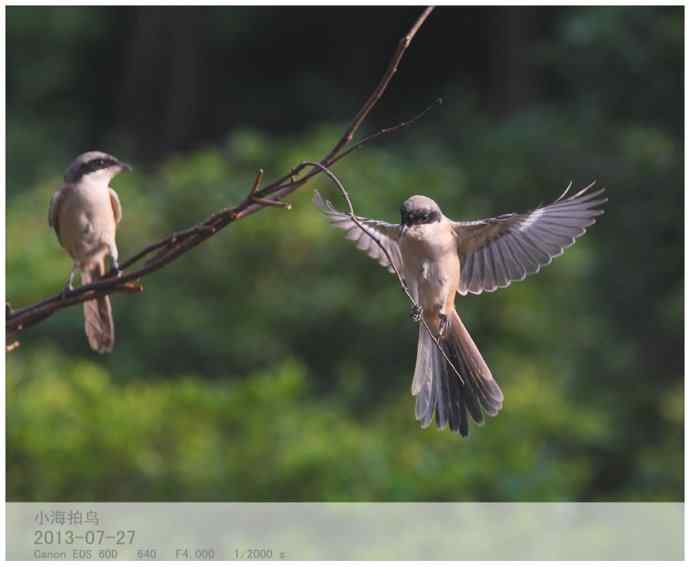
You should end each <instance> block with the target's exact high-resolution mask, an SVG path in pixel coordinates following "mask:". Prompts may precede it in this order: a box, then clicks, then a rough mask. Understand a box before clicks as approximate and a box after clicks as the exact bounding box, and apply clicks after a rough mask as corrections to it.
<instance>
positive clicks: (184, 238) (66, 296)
mask: <svg viewBox="0 0 690 567" xmlns="http://www.w3.org/2000/svg"><path fill="white" fill-rule="evenodd" d="M432 10H433V8H431V7H429V8H426V9H425V10H424V11H423V12H422V14H421V15H420V16H419V18H417V20H416V21H415V23H414V25H413V26H412V27H411V28H410V30H409V31H408V32H407V34H406V35H405V37H403V38H402V40H401V41H400V43H399V45H398V48H397V50H396V51H395V53H394V54H393V58H392V59H391V61H390V63H389V65H388V67H387V69H386V71H385V73H384V75H383V77H382V79H381V81H380V82H379V84H378V85H377V87H376V88H375V89H374V91H373V92H372V93H371V95H370V96H369V98H368V99H367V100H366V102H365V103H364V105H363V106H362V108H361V109H360V110H359V112H358V113H357V114H356V115H355V118H354V119H353V121H352V123H351V125H350V127H349V128H348V129H347V131H346V132H345V133H344V134H343V136H342V137H341V138H340V140H338V142H337V143H336V144H335V146H334V147H333V148H332V149H331V150H330V151H329V152H328V153H327V154H326V155H325V156H324V157H323V158H322V159H321V160H320V162H319V165H323V166H326V167H330V166H331V165H333V164H334V163H335V162H337V161H339V160H340V159H342V158H343V157H345V156H346V155H348V154H349V153H351V152H352V151H353V150H355V149H357V148H359V147H361V146H363V145H364V144H366V143H368V142H370V141H372V140H374V139H376V138H378V137H380V136H383V135H386V134H389V133H393V132H396V131H398V130H400V129H402V128H404V127H406V126H408V125H410V124H412V123H414V122H415V121H416V120H418V119H419V118H421V116H423V115H424V114H426V112H427V111H428V110H429V109H426V110H425V111H424V112H423V113H422V114H420V115H419V116H417V117H415V118H413V119H412V120H409V121H407V122H403V123H401V124H398V125H396V126H393V127H391V128H386V129H383V130H381V131H379V132H376V133H375V134H373V135H370V136H368V137H365V138H364V139H362V140H361V141H360V142H359V143H358V144H356V145H355V146H353V147H352V148H350V149H349V150H347V151H342V150H344V149H345V148H346V147H347V146H348V145H349V143H350V142H351V141H352V139H353V137H354V135H355V133H356V132H357V130H358V129H359V127H360V126H361V124H362V123H363V122H364V120H365V119H366V117H367V116H368V115H369V114H370V113H371V111H372V109H373V108H374V106H376V104H377V102H378V101H379V100H380V98H381V97H382V96H383V93H384V92H385V90H386V88H387V87H388V84H389V83H390V81H391V79H392V78H393V75H395V73H396V71H397V69H398V65H399V63H400V61H401V60H402V57H403V55H404V54H405V51H406V50H407V48H408V47H409V45H410V43H411V42H412V39H413V38H414V36H415V35H416V33H417V31H418V30H419V28H420V27H421V26H422V25H423V24H424V22H425V21H426V19H427V18H428V16H429V14H430V13H431V11H432ZM313 164H314V162H311V165H310V163H309V162H303V163H301V164H300V165H298V166H297V167H295V168H293V169H292V170H291V171H290V172H289V173H288V174H287V175H285V176H283V177H281V178H279V179H277V180H275V181H273V182H272V183H270V184H269V185H267V186H266V187H264V188H263V189H260V184H261V179H262V177H263V171H262V170H260V171H259V173H258V174H257V176H256V179H255V180H254V184H253V186H252V188H251V190H250V192H249V194H248V195H247V197H246V198H245V200H244V201H242V202H241V203H240V204H239V205H237V206H236V207H233V208H227V209H223V210H221V211H218V212H216V213H214V214H212V215H211V216H210V217H208V218H207V219H206V220H205V221H203V222H201V223H199V224H197V225H195V226H192V227H190V228H188V229H185V230H182V231H178V232H174V233H172V234H170V235H169V236H167V237H166V238H163V239H162V240H159V241H157V242H154V243H153V244H149V245H147V246H146V247H145V248H143V249H142V250H141V251H139V252H137V253H136V254H134V255H133V256H132V257H131V258H129V259H128V260H126V261H124V262H122V263H121V264H120V270H122V271H121V272H120V274H119V275H116V274H114V273H113V272H110V273H109V274H106V276H105V278H104V279H101V280H98V281H96V282H93V283H90V284H88V285H85V286H80V287H78V288H75V289H73V290H71V291H68V292H64V293H58V294H55V295H53V296H51V297H48V298H47V299H44V300H42V301H40V302H38V303H35V304H33V305H29V306H27V307H24V308H21V309H17V310H11V311H10V310H7V312H6V319H5V331H6V344H7V345H15V343H17V341H15V337H16V336H17V335H18V334H19V333H20V332H21V331H23V330H25V329H27V328H28V327H31V326H33V325H36V324H37V323H39V322H40V321H43V320H45V319H47V318H48V317H50V316H52V315H53V314H54V313H56V312H57V311H60V310H62V309H65V308H67V307H70V306H72V305H76V304H78V303H83V302H85V301H90V300H92V299H95V298H98V297H102V296H104V295H111V294H113V293H122V292H126V293H136V292H140V291H142V290H143V287H142V286H141V283H140V282H138V280H139V279H140V278H142V277H144V276H145V275H147V274H149V273H151V272H155V271H158V270H160V269H161V268H163V267H164V266H166V265H168V264H170V263H171V262H173V261H175V260H176V259H177V258H178V257H179V256H181V255H183V254H185V253H187V252H189V251H190V250H191V249H192V248H195V247H196V246H198V245H199V244H201V243H203V242H205V241H206V240H208V239H209V238H211V237H212V236H213V235H215V234H217V233H218V232H219V231H220V230H222V229H223V228H225V227H226V226H227V225H228V224H231V223H233V222H236V221H238V220H241V219H243V218H245V217H248V216H250V215H252V214H254V213H257V212H259V211H261V210H263V209H265V208H267V207H274V206H278V207H285V208H288V209H289V208H290V205H289V204H288V203H284V202H283V201H282V199H283V198H285V197H286V196H287V195H290V194H291V193H293V192H294V191H296V190H297V189H299V188H300V187H302V186H304V184H305V183H306V182H307V181H309V179H311V178H312V177H314V176H315V175H317V174H318V173H320V172H321V171H322V170H321V169H320V168H319V167H316V166H315V165H313ZM307 167H311V169H310V170H309V171H307V172H306V173H304V170H305V169H306V168H307ZM302 173H304V174H303V175H302V176H301V177H298V175H300V174H302ZM154 253H155V254H154ZM144 258H148V259H147V260H146V261H145V262H144V265H143V266H142V267H141V268H139V269H136V270H132V271H129V272H125V271H124V270H127V269H128V268H131V267H132V266H134V265H135V264H137V263H138V262H140V261H141V260H142V259H144ZM7 348H8V347H6V349H7ZM13 348H16V345H15V346H13Z"/></svg>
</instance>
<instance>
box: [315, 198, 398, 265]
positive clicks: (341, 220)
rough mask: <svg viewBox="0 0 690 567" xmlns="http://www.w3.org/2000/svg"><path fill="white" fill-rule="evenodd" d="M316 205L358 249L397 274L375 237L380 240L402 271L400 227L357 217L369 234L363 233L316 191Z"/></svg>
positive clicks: (345, 214)
mask: <svg viewBox="0 0 690 567" xmlns="http://www.w3.org/2000/svg"><path fill="white" fill-rule="evenodd" d="M314 204H315V205H316V206H317V207H318V208H319V209H321V212H322V213H323V214H324V215H326V217H327V218H328V220H329V222H330V223H331V224H333V225H334V226H337V227H338V228H340V229H342V230H344V231H345V232H346V234H345V238H347V239H348V240H352V241H354V242H355V244H356V245H357V248H359V249H360V250H363V251H364V252H366V253H367V254H368V255H369V256H370V257H371V258H373V259H374V260H376V261H378V263H379V264H381V265H382V266H383V267H384V268H388V271H389V272H391V273H395V271H394V270H393V268H392V267H391V265H390V263H389V261H388V258H387V257H386V254H385V253H384V252H383V250H381V246H379V245H378V244H377V243H376V241H375V240H374V238H372V236H373V237H375V238H376V240H378V241H379V242H380V243H381V245H382V246H383V247H384V248H385V249H386V252H388V254H389V255H390V257H391V260H392V261H393V264H394V265H395V267H396V268H397V269H398V271H400V270H402V256H401V254H400V245H399V239H400V226H399V225H397V224H390V223H387V222H383V221H377V220H371V219H367V218H364V217H357V220H358V221H359V222H360V223H362V225H363V226H364V227H366V229H367V232H368V233H369V234H367V232H365V231H363V230H362V229H361V228H360V227H359V226H357V224H356V223H355V222H354V221H353V220H352V218H351V217H350V215H349V214H347V213H341V212H340V211H337V210H335V209H334V208H333V205H332V204H331V202H330V201H326V200H324V199H323V197H321V194H320V193H319V192H318V191H314Z"/></svg>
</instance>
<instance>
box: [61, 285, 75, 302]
mask: <svg viewBox="0 0 690 567" xmlns="http://www.w3.org/2000/svg"><path fill="white" fill-rule="evenodd" d="M73 289H74V287H73V286H72V282H71V281H68V282H65V286H64V287H63V288H62V293H61V294H60V296H61V297H62V299H65V298H66V297H67V294H68V293H69V292H70V291H72V290H73Z"/></svg>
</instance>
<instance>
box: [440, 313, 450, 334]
mask: <svg viewBox="0 0 690 567" xmlns="http://www.w3.org/2000/svg"><path fill="white" fill-rule="evenodd" d="M438 318H439V321H441V325H440V326H439V330H440V333H439V336H441V337H443V336H445V335H446V331H447V330H448V315H446V314H445V313H443V312H442V311H441V312H439V314H438Z"/></svg>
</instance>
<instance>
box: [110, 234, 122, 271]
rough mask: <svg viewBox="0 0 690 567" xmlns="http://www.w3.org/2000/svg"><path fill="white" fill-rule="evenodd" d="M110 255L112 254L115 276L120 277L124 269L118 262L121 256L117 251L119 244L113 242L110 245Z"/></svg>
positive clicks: (111, 259)
mask: <svg viewBox="0 0 690 567" xmlns="http://www.w3.org/2000/svg"><path fill="white" fill-rule="evenodd" d="M108 256H110V263H111V265H112V269H111V270H110V271H111V272H113V273H114V275H115V277H120V276H121V275H122V270H121V269H120V264H119V263H118V258H119V257H120V255H119V253H118V251H117V245H116V244H115V243H114V242H113V243H112V244H110V245H108Z"/></svg>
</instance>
